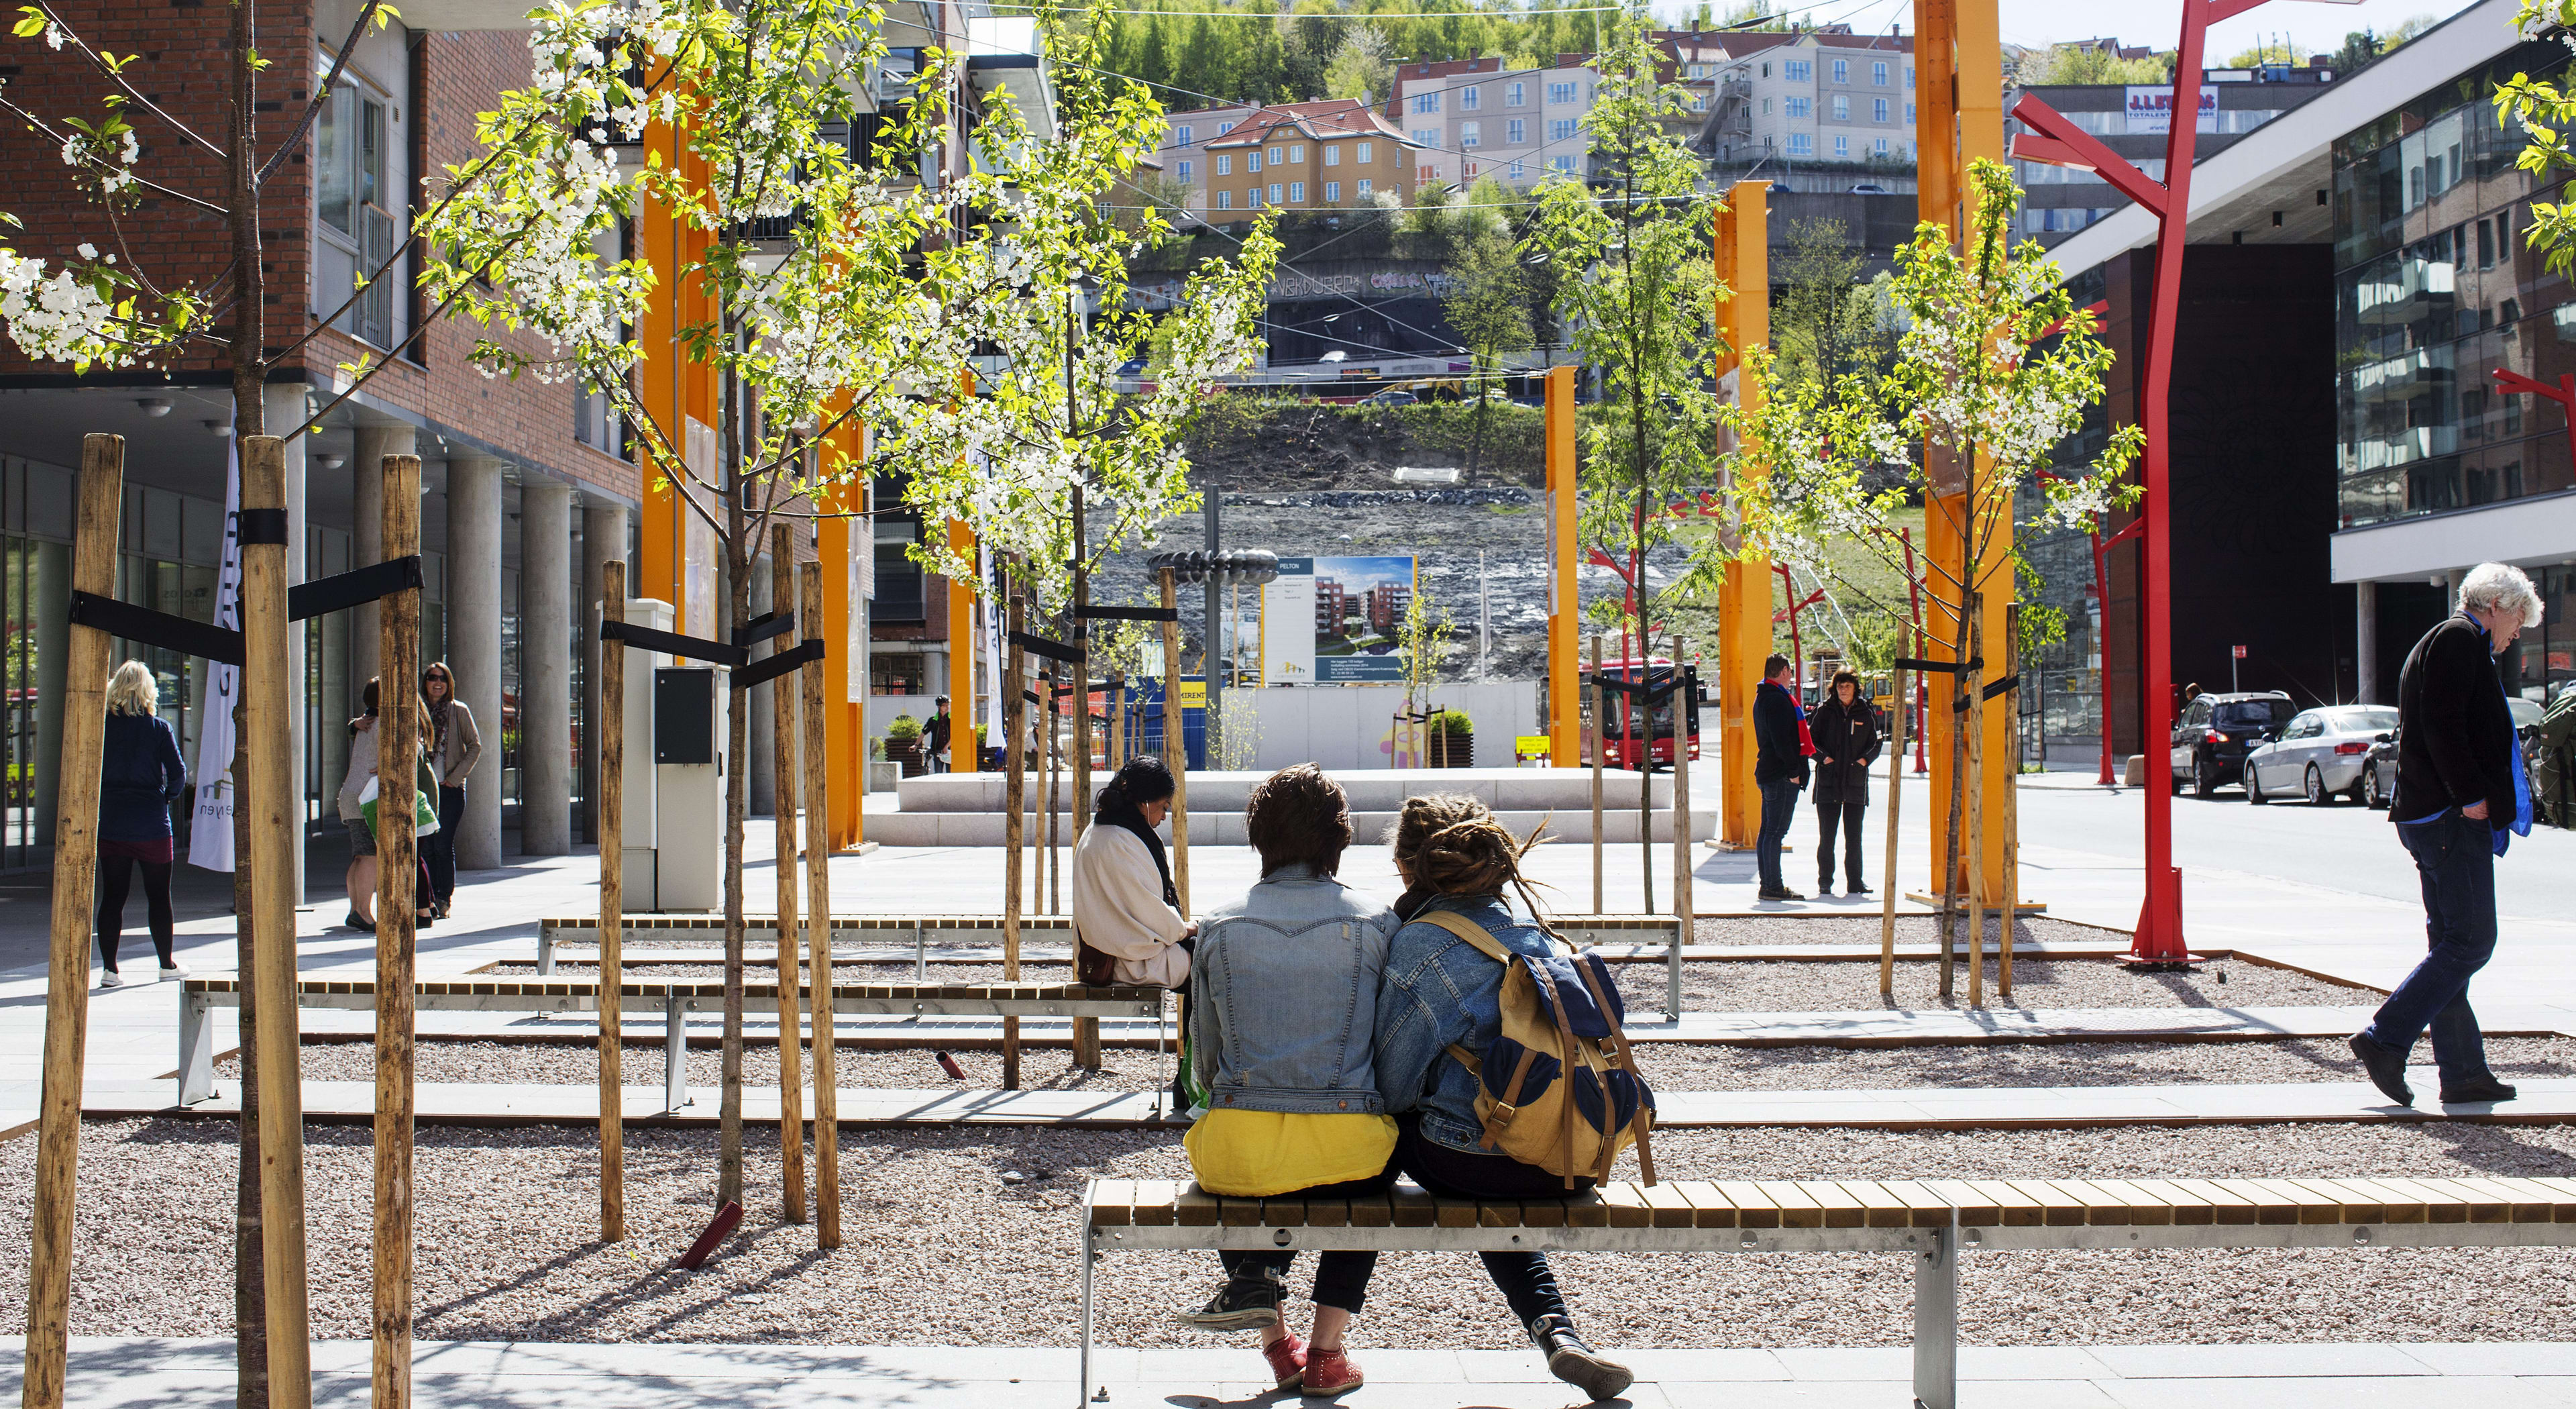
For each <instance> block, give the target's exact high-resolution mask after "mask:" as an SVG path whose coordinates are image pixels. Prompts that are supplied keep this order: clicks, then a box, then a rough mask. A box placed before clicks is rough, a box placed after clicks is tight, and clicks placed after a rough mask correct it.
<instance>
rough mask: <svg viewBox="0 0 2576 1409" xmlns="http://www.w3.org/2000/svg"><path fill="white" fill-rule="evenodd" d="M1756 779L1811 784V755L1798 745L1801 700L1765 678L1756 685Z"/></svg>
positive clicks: (1754, 768) (1754, 765)
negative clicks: (1808, 769)
mask: <svg viewBox="0 0 2576 1409" xmlns="http://www.w3.org/2000/svg"><path fill="white" fill-rule="evenodd" d="M1753 742H1754V743H1755V745H1756V746H1757V747H1756V749H1755V752H1754V756H1753V781H1754V782H1756V783H1782V782H1793V783H1796V784H1797V785H1798V786H1799V787H1802V788H1803V787H1805V786H1806V785H1807V756H1806V754H1805V752H1804V751H1802V750H1801V749H1800V748H1799V746H1798V702H1797V701H1796V700H1793V699H1791V698H1789V692H1788V691H1786V690H1784V689H1781V688H1780V687H1779V686H1777V685H1774V684H1772V683H1771V682H1770V681H1768V680H1765V681H1763V682H1762V683H1761V684H1759V685H1757V686H1755V687H1754V689H1753Z"/></svg>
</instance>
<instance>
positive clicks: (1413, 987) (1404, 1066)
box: [1377, 895, 1563, 1153]
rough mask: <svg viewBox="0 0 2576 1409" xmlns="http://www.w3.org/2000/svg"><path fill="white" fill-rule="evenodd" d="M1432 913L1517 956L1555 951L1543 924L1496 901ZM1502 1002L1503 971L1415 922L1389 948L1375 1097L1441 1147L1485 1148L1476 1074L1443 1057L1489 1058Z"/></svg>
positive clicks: (1456, 898) (1444, 903) (1441, 902)
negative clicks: (1455, 1050) (1461, 1052)
mask: <svg viewBox="0 0 2576 1409" xmlns="http://www.w3.org/2000/svg"><path fill="white" fill-rule="evenodd" d="M1425 908H1427V909H1434V910H1447V911H1450V912H1452V913H1454V914H1457V915H1461V916H1464V917H1466V918H1467V919H1470V920H1473V921H1475V922H1476V923H1477V924H1480V925H1482V926H1484V927H1485V932H1486V933H1488V934H1491V935H1492V936H1493V937H1494V938H1495V939H1496V940H1497V941H1499V942H1500V943H1501V944H1502V946H1503V947H1504V948H1505V949H1508V950H1510V951H1512V952H1513V953H1515V954H1528V955H1532V956H1534V957H1536V956H1544V955H1546V954H1548V953H1550V952H1551V948H1550V945H1549V941H1548V939H1547V936H1545V935H1544V934H1542V933H1540V932H1539V928H1538V926H1536V925H1530V924H1523V923H1521V922H1520V921H1519V920H1517V919H1515V918H1514V917H1513V915H1512V912H1511V910H1510V909H1509V908H1508V907H1507V906H1505V905H1504V904H1503V902H1502V901H1501V900H1499V899H1497V898H1496V897H1494V896H1490V895H1443V896H1439V897H1436V898H1435V899H1433V900H1432V901H1431V903H1430V905H1429V906H1427V907H1425ZM1553 952H1559V953H1561V952H1563V951H1562V950H1556V951H1553ZM1502 994H1503V966H1502V965H1500V964H1497V963H1495V962H1494V961H1493V960H1491V959H1488V958H1486V957H1485V956H1484V955H1482V954H1479V953H1477V952H1476V949H1475V947H1474V946H1473V945H1470V944H1469V943H1467V942H1466V941H1465V940H1463V939H1460V938H1459V937H1458V936H1456V935H1454V934H1451V933H1450V932H1449V931H1447V930H1444V929H1442V928H1440V927H1439V926H1438V925H1434V924H1427V923H1425V922H1423V921H1420V920H1416V921H1414V922H1413V923H1411V924H1408V925H1406V926H1405V927H1404V928H1402V929H1400V930H1397V931H1396V932H1395V942H1394V943H1393V944H1391V945H1389V946H1388V948H1387V954H1386V980H1385V982H1384V983H1382V984H1381V985H1379V988H1378V996H1377V1017H1378V1022H1377V1084H1378V1089H1379V1090H1380V1091H1383V1092H1385V1093H1386V1108H1387V1109H1388V1110H1390V1111H1397V1112H1401V1111H1420V1112H1421V1113H1422V1138H1424V1139H1426V1140H1429V1141H1430V1142H1432V1143H1433V1144H1435V1145H1446V1146H1448V1147H1449V1148H1450V1149H1453V1150H1465V1151H1468V1152H1471V1153H1474V1152H1477V1151H1478V1150H1479V1144H1478V1142H1479V1141H1481V1140H1482V1139H1483V1138H1484V1134H1485V1127H1484V1123H1483V1122H1482V1121H1479V1120H1478V1119H1477V1118H1476V1078H1475V1075H1474V1074H1473V1073H1471V1072H1469V1071H1468V1070H1467V1069H1466V1068H1465V1067H1463V1066H1460V1065H1459V1064H1458V1062H1457V1060H1456V1059H1455V1058H1453V1057H1451V1056H1450V1055H1449V1054H1448V1052H1447V1051H1446V1050H1445V1049H1446V1048H1447V1047H1448V1046H1449V1045H1450V1044H1451V1043H1457V1044H1459V1045H1462V1046H1464V1047H1465V1048H1466V1049H1467V1050H1468V1051H1471V1052H1482V1051H1483V1050H1485V1048H1486V1047H1487V1046H1488V1045H1490V1044H1491V1043H1492V1042H1493V1040H1494V1038H1495V1036H1496V1035H1497V1034H1499V1033H1500V1032H1501V1031H1502V1027H1503V1007H1502Z"/></svg>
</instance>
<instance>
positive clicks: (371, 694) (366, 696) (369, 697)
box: [358, 675, 381, 719]
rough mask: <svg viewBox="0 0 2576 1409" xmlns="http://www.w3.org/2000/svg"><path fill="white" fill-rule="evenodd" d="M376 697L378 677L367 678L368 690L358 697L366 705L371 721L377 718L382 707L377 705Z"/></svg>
mask: <svg viewBox="0 0 2576 1409" xmlns="http://www.w3.org/2000/svg"><path fill="white" fill-rule="evenodd" d="M376 695H377V691H376V677H374V676H372V675H370V676H368V677H367V688H366V689H365V690H364V691H363V692H361V693H360V695H359V696H358V698H359V699H360V700H361V701H363V702H364V703H365V704H366V707H367V717H368V718H369V719H373V718H375V717H376V713H377V711H378V709H379V708H381V706H379V705H378V704H377V703H376Z"/></svg>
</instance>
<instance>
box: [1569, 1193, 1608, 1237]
mask: <svg viewBox="0 0 2576 1409" xmlns="http://www.w3.org/2000/svg"><path fill="white" fill-rule="evenodd" d="M1565 1226H1567V1227H1569V1228H1607V1227H1609V1226H1610V1205H1609V1204H1607V1203H1604V1202H1603V1201H1602V1199H1601V1192H1600V1190H1598V1189H1596V1190H1594V1191H1593V1192H1591V1193H1589V1194H1586V1195H1584V1196H1583V1197H1582V1198H1579V1199H1568V1200H1567V1201H1566V1204H1565Z"/></svg>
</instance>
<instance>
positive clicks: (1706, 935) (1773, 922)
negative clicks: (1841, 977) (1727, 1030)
mask: <svg viewBox="0 0 2576 1409" xmlns="http://www.w3.org/2000/svg"><path fill="white" fill-rule="evenodd" d="M1793 884H1794V882H1793ZM1702 903H1706V904H1714V903H1715V902H1714V901H1703V902H1702ZM1813 905H1814V903H1813V902H1811V906H1813ZM1824 905H1826V906H1830V907H1832V908H1830V909H1818V910H1817V912H1816V913H1800V912H1799V911H1795V910H1784V911H1781V912H1780V913H1777V914H1763V915H1754V916H1750V917H1747V918H1742V919H1732V918H1730V919H1710V918H1708V917H1707V916H1701V917H1700V918H1699V919H1698V920H1697V921H1696V922H1694V924H1693V926H1692V929H1691V934H1692V936H1693V938H1692V940H1691V942H1692V943H1694V944H1843V945H1866V946H1868V947H1870V948H1872V949H1875V948H1877V947H1878V929H1879V918H1878V907H1876V906H1875V905H1871V906H1867V907H1863V906H1861V905H1860V904H1859V903H1857V902H1850V901H1828V902H1824ZM1846 906H1848V907H1849V908H1844V907H1846ZM1957 929H1958V936H1957V942H1959V943H1963V944H1964V943H1965V942H1966V941H1967V937H1968V925H1967V921H1966V920H1964V919H1962V920H1960V921H1959V922H1958V925H1957ZM1896 942H1897V943H1899V944H1938V943H1940V942H1941V919H1940V917H1939V916H1937V915H1899V916H1897V917H1896ZM2002 942H2003V921H2002V919H2001V917H1999V916H1995V915H1988V916H1987V917H1986V947H1987V948H1989V949H1992V948H1993V947H1995V946H1996V945H1998V944H2001V943H2002ZM2013 943H2015V944H2017V945H2018V944H2123V945H2125V944H2126V943H2128V936H2126V935H2123V934H2120V933H2118V932H2116V931H2112V930H2104V929H2096V928H2094V927H2093V926H2091V925H2077V924H2069V923H2068V922H2066V921H2064V920H2051V919H2047V918H2045V917H2038V918H2030V919H2024V920H2022V921H2020V922H2019V923H2017V924H2015V925H2014V926H2013Z"/></svg>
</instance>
